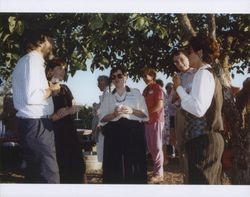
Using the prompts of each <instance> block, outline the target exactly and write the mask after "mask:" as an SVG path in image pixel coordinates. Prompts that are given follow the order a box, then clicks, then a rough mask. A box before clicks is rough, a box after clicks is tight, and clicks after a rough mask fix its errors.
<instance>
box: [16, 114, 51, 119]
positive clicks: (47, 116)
mask: <svg viewBox="0 0 250 197" xmlns="http://www.w3.org/2000/svg"><path fill="white" fill-rule="evenodd" d="M18 118H20V119H51V117H50V115H45V116H41V117H39V118H31V117H30V118H27V117H21V116H19V117H18Z"/></svg>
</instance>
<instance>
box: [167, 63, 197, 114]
mask: <svg viewBox="0 0 250 197" xmlns="http://www.w3.org/2000/svg"><path fill="white" fill-rule="evenodd" d="M196 71H197V70H196V69H194V68H191V67H190V68H189V69H188V70H187V71H186V72H181V73H179V76H180V78H181V86H182V87H183V89H184V90H185V91H186V92H187V93H190V92H191V89H192V83H193V79H194V75H195V73H196ZM173 94H175V91H174V90H172V91H171V93H170V95H169V100H170V101H169V102H170V103H172V97H173ZM170 105H171V104H170ZM174 105H175V107H174V109H173V112H175V110H176V107H180V106H181V101H180V99H178V100H177V101H175V103H174ZM172 108H173V106H170V110H172ZM170 113H172V112H170Z"/></svg>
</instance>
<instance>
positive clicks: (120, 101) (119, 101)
mask: <svg viewBox="0 0 250 197" xmlns="http://www.w3.org/2000/svg"><path fill="white" fill-rule="evenodd" d="M126 97H127V91H126V92H125V96H124V98H123V99H122V100H118V99H117V97H116V96H115V100H116V102H117V103H122V102H123V101H125V100H126Z"/></svg>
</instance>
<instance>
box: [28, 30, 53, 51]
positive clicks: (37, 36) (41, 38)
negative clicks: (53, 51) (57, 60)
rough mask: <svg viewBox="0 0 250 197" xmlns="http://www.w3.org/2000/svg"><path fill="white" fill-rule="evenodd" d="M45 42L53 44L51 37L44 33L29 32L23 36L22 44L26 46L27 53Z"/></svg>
mask: <svg viewBox="0 0 250 197" xmlns="http://www.w3.org/2000/svg"><path fill="white" fill-rule="evenodd" d="M46 40H47V41H49V42H50V43H51V44H52V45H53V44H54V42H53V39H52V36H51V35H50V34H49V33H47V32H46V31H37V30H31V31H30V32H29V33H26V35H25V36H24V43H25V45H26V50H27V51H31V50H34V49H36V48H38V47H39V46H40V45H41V44H42V43H44V42H45V41H46Z"/></svg>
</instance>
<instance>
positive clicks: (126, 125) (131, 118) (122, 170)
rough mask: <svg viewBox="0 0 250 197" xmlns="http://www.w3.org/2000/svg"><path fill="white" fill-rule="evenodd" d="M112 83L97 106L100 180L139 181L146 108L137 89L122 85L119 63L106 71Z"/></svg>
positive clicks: (144, 171)
mask: <svg viewBox="0 0 250 197" xmlns="http://www.w3.org/2000/svg"><path fill="white" fill-rule="evenodd" d="M110 79H111V80H112V83H113V84H114V86H115V89H114V90H113V92H112V93H108V94H106V95H105V98H104V100H103V102H102V103H101V107H100V124H101V125H102V126H103V132H104V136H105V138H104V158H103V182H104V183H112V184H115V183H116V184H121V183H129V184H135V183H138V184H142V183H146V182H147V162H146V141H145V133H144V132H145V131H144V121H147V120H148V110H147V106H146V103H145V100H144V97H143V96H142V95H141V93H140V91H139V90H137V89H133V88H129V87H128V86H126V85H125V84H126V80H127V73H126V70H125V69H124V68H122V67H115V68H113V69H112V70H111V72H110Z"/></svg>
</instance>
